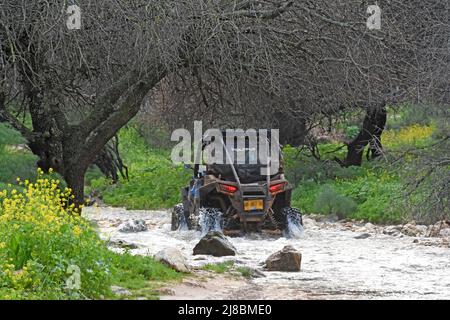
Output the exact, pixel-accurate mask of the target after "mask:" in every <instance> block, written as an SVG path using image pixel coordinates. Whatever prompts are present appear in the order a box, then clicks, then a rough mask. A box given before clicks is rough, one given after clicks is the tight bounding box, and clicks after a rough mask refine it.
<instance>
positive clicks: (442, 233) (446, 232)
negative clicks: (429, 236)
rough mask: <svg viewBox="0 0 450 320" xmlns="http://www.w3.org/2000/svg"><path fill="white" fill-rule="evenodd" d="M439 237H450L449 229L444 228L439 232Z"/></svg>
mask: <svg viewBox="0 0 450 320" xmlns="http://www.w3.org/2000/svg"><path fill="white" fill-rule="evenodd" d="M439 236H441V237H443V238H448V237H450V228H445V229H442V230H441V231H439Z"/></svg>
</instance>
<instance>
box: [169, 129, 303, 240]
mask: <svg viewBox="0 0 450 320" xmlns="http://www.w3.org/2000/svg"><path fill="white" fill-rule="evenodd" d="M268 132H269V134H268V135H266V136H265V137H264V139H266V140H267V141H268V144H270V140H271V139H270V130H268ZM222 134H223V139H222V140H221V143H222V144H223V145H224V147H225V143H224V141H225V131H222ZM256 135H257V136H258V139H262V137H261V136H260V135H259V133H257V134H256ZM267 136H268V137H269V138H267ZM237 139H239V137H237ZM244 139H245V148H244V153H245V159H246V161H245V163H243V164H242V163H241V164H239V163H236V162H237V161H236V159H237V158H238V157H235V160H234V161H233V163H224V164H217V163H213V164H206V165H205V166H202V165H195V166H194V167H192V166H191V165H186V167H187V168H190V169H193V170H194V176H193V179H192V180H191V181H190V183H189V186H187V187H185V188H182V191H181V194H182V197H183V202H182V203H180V204H178V205H176V206H175V207H174V208H173V211H172V230H178V229H182V228H188V229H198V230H202V231H203V233H206V232H208V231H210V230H221V231H223V232H224V233H225V234H227V235H239V234H242V233H246V232H263V233H273V234H281V233H282V232H284V234H285V235H286V236H289V234H290V232H291V231H292V228H294V229H295V228H297V230H298V229H301V228H302V225H303V223H302V216H301V213H300V211H299V210H298V209H295V208H292V207H291V191H292V187H291V185H290V184H289V182H288V181H287V180H286V179H285V177H284V168H283V165H284V163H283V157H282V153H281V148H280V146H279V144H278V141H277V146H276V148H278V154H279V159H278V160H277V161H278V162H279V165H278V171H277V172H271V175H267V174H264V175H262V172H261V168H262V167H266V166H267V164H266V165H263V164H261V161H259V159H257V161H256V162H255V161H253V163H250V162H251V161H249V159H251V158H254V157H255V156H256V157H257V158H258V156H259V154H258V153H257V152H255V150H254V149H252V148H250V147H249V139H248V137H247V136H245V137H244ZM236 141H237V140H236ZM235 143H236V144H235V145H234V147H233V146H232V148H231V149H227V147H228V148H229V146H228V141H227V147H225V153H227V152H236V151H237V150H239V146H238V144H237V142H235ZM272 144H273V142H272ZM207 145H208V142H206V143H203V146H202V147H203V148H205V147H206V146H207ZM241 146H242V145H241ZM241 152H242V148H241ZM226 156H229V154H228V155H226ZM241 162H242V161H241Z"/></svg>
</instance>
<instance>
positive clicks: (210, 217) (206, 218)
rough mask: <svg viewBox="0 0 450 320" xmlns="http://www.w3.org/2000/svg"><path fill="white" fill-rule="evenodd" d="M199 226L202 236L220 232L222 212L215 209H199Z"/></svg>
mask: <svg viewBox="0 0 450 320" xmlns="http://www.w3.org/2000/svg"><path fill="white" fill-rule="evenodd" d="M199 224H200V227H201V230H202V236H204V235H206V234H207V233H208V232H210V231H220V232H222V212H221V211H220V210H218V209H215V208H200V220H199Z"/></svg>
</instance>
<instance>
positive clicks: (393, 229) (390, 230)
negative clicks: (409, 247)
mask: <svg viewBox="0 0 450 320" xmlns="http://www.w3.org/2000/svg"><path fill="white" fill-rule="evenodd" d="M401 229H402V226H387V227H386V228H384V229H383V234H386V235H389V236H400V235H401V232H400V230H401Z"/></svg>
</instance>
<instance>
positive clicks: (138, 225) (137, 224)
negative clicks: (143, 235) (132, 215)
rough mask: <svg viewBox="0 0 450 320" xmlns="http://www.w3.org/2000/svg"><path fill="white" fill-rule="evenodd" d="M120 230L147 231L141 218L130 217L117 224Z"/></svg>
mask: <svg viewBox="0 0 450 320" xmlns="http://www.w3.org/2000/svg"><path fill="white" fill-rule="evenodd" d="M118 228H119V231H120V232H127V233H129V232H141V231H147V230H148V228H147V224H146V223H145V221H144V220H142V219H130V220H128V221H126V222H124V223H122V224H120V225H119V227H118Z"/></svg>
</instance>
